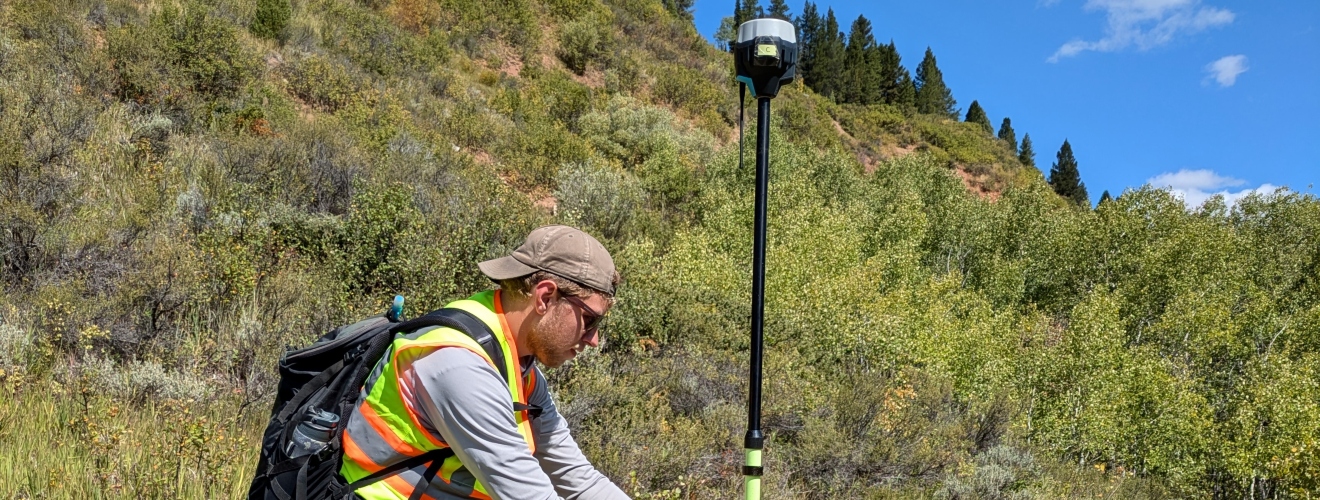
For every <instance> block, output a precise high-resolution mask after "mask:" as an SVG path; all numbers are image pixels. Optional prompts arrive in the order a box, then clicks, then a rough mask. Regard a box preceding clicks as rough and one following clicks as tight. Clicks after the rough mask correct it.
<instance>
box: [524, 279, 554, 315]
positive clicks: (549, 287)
mask: <svg viewBox="0 0 1320 500" xmlns="http://www.w3.org/2000/svg"><path fill="white" fill-rule="evenodd" d="M557 291H559V285H556V284H555V282H553V281H550V280H541V282H539V283H537V284H536V286H533V287H532V293H531V294H530V295H531V299H532V310H533V311H536V314H538V315H544V314H545V313H546V311H548V310H549V309H550V303H551V302H553V301H554V296H555V292H557Z"/></svg>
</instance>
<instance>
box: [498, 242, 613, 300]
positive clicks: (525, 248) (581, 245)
mask: <svg viewBox="0 0 1320 500" xmlns="http://www.w3.org/2000/svg"><path fill="white" fill-rule="evenodd" d="M477 267H478V268H480V269H481V272H482V273H484V274H485V275H486V276H488V277H490V279H492V280H496V281H499V280H507V279H513V278H519V277H523V276H527V275H529V274H532V273H534V272H536V271H547V272H551V273H554V274H557V275H559V276H562V277H564V278H568V279H570V280H572V281H575V282H577V283H580V284H583V285H586V286H587V287H590V288H592V289H594V290H596V291H599V292H604V293H607V294H610V295H613V294H614V286H613V285H612V282H613V278H614V259H613V258H611V257H610V252H609V251H608V250H606V249H605V245H602V244H600V242H599V241H597V240H596V238H592V237H591V235H589V234H587V233H585V232H583V231H582V230H581V229H578V228H575V227H569V226H542V227H538V228H536V229H533V230H532V232H531V234H528V235H527V241H524V242H523V244H522V246H520V247H518V249H517V250H514V251H513V254H511V255H507V256H504V257H500V258H498V259H492V260H488V261H485V262H482V263H480V264H477Z"/></svg>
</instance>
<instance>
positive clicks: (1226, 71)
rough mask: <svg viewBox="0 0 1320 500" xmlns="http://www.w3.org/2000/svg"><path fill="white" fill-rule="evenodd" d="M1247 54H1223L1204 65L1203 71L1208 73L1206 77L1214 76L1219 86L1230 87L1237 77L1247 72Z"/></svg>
mask: <svg viewBox="0 0 1320 500" xmlns="http://www.w3.org/2000/svg"><path fill="white" fill-rule="evenodd" d="M1247 69H1249V68H1247V56H1244V55H1242V54H1238V55H1235V56H1224V57H1221V58H1219V60H1217V61H1215V62H1212V63H1210V64H1207V65H1205V72H1206V73H1209V76H1207V77H1206V78H1207V79H1210V78H1214V80H1215V81H1216V82H1219V86H1220V87H1232V86H1233V84H1234V83H1237V77H1238V75H1240V74H1243V73H1246V72H1247Z"/></svg>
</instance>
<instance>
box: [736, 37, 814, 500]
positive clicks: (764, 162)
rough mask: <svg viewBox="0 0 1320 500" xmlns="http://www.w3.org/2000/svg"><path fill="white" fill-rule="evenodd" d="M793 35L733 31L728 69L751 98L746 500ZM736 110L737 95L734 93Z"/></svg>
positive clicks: (759, 436)
mask: <svg viewBox="0 0 1320 500" xmlns="http://www.w3.org/2000/svg"><path fill="white" fill-rule="evenodd" d="M797 55H798V49H797V34H796V32H795V31H794V29H793V24H792V23H789V22H788V21H784V20H781V19H753V20H751V21H747V22H745V23H743V24H742V26H739V27H738V41H737V43H735V44H734V46H733V60H734V68H735V69H736V70H737V74H738V82H739V83H741V84H742V89H747V88H750V89H751V91H752V97H754V98H755V99H756V221H755V227H754V243H753V246H752V253H753V256H752V344H751V377H750V379H751V385H750V388H749V390H748V392H747V436H746V437H744V438H743V448H745V450H746V460H745V461H744V462H743V477H744V485H745V491H746V494H747V499H748V500H757V499H760V498H761V473H762V471H763V469H762V467H761V450H762V449H763V448H764V447H765V434H763V433H762V432H761V355H762V351H763V347H764V344H765V342H764V339H765V337H764V334H763V331H762V330H763V327H764V325H765V226H766V220H765V219H766V215H765V211H766V195H767V191H768V187H769V185H770V99H773V98H774V97H775V96H776V95H779V87H780V86H781V85H783V84H785V83H788V82H791V81H793V76H794V75H795V74H796V73H797ZM738 97H739V106H741V105H742V95H741V93H740V94H739V96H738ZM738 120H739V122H738V131H739V137H738V147H739V151H740V153H739V156H738V159H739V160H738V161H739V164H740V166H741V162H742V154H741V150H742V114H741V111H740V112H739V117H738Z"/></svg>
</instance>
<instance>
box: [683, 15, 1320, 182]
mask: <svg viewBox="0 0 1320 500" xmlns="http://www.w3.org/2000/svg"><path fill="white" fill-rule="evenodd" d="M733 3H734V2H733V1H732V0H718V1H716V0H697V2H696V5H695V6H694V8H693V12H694V14H695V18H696V19H695V22H696V26H697V30H698V31H700V32H701V33H702V34H703V35H705V36H706V37H707V38H709V37H710V36H711V35H712V34H713V33H714V32H715V30H716V29H717V28H718V27H719V23H720V19H721V18H722V17H724V16H727V15H730V13H731V12H732V10H733ZM761 3H762V5H763V6H768V5H769V0H761ZM788 5H789V7H790V9H791V10H790V15H797V14H800V13H801V11H802V5H803V3H802V1H800V0H789V1H788ZM816 5H817V8H819V9H820V10H821V11H822V14H824V11H825V10H826V8H833V9H834V14H835V16H836V17H838V19H839V24H840V26H841V27H842V29H843V30H844V31H847V29H848V27H849V26H851V24H852V21H853V20H855V19H856V18H857V16H858V15H865V16H866V18H867V19H869V20H870V21H871V23H872V24H873V28H872V32H873V33H874V34H875V37H876V38H877V39H878V40H879V41H881V42H888V41H889V40H890V39H893V40H894V42H895V44H896V45H897V46H898V50H899V53H900V54H901V55H902V57H903V64H904V65H905V66H907V67H908V69H909V70H913V71H915V68H916V65H917V63H919V62H920V61H921V57H922V55H923V53H924V52H925V50H926V46H928V45H929V46H930V47H931V49H932V50H933V51H934V53H935V57H936V59H937V61H938V62H939V67H940V70H941V71H942V72H943V73H944V81H945V83H946V84H948V86H949V88H950V89H952V90H953V96H954V98H956V99H957V100H958V107H959V108H961V109H962V110H963V112H964V113H965V112H966V109H967V106H968V105H969V104H971V102H972V100H977V101H978V102H979V103H980V104H981V106H982V107H983V108H985V110H986V113H987V114H988V115H990V120H991V122H992V123H994V125H995V127H996V129H998V127H999V124H1000V122H1001V121H1002V120H1003V118H1004V117H1005V116H1008V117H1009V118H1011V119H1012V122H1013V129H1014V130H1015V131H1016V132H1017V136H1018V138H1019V140H1021V138H1022V136H1023V134H1024V133H1030V134H1031V140H1032V143H1033V145H1034V149H1035V150H1036V164H1037V165H1038V166H1039V167H1040V168H1041V169H1042V170H1043V171H1045V172H1048V171H1049V168H1050V164H1051V163H1053V162H1054V156H1055V153H1057V152H1058V149H1059V146H1060V145H1062V144H1063V141H1064V139H1068V141H1069V143H1070V144H1071V145H1072V147H1073V152H1074V154H1075V155H1076V157H1077V161H1078V165H1079V169H1080V170H1081V174H1082V181H1083V182H1085V183H1086V186H1087V189H1088V191H1089V192H1090V194H1091V199H1092V202H1095V201H1097V200H1098V199H1099V198H1100V193H1101V192H1103V191H1105V190H1108V191H1109V192H1110V193H1111V194H1113V195H1115V196H1117V195H1118V194H1119V193H1121V192H1122V191H1123V190H1124V189H1125V188H1129V187H1138V186H1141V185H1143V184H1147V183H1152V184H1155V185H1156V186H1160V187H1170V188H1172V189H1173V190H1175V191H1176V192H1178V193H1180V194H1182V195H1183V196H1184V197H1185V199H1186V200H1187V201H1188V202H1189V204H1191V205H1199V204H1200V201H1202V200H1204V199H1205V198H1206V197H1208V196H1209V195H1210V194H1212V193H1221V192H1222V193H1225V194H1226V195H1228V197H1229V198H1230V200H1231V199H1234V198H1236V197H1238V196H1241V195H1242V194H1245V193H1246V192H1249V191H1250V190H1256V189H1265V190H1272V189H1273V188H1274V187H1278V186H1286V187H1288V188H1290V189H1292V190H1294V191H1301V192H1308V193H1317V192H1320V1H1317V0H1288V1H1268V2H1260V1H1257V2H1246V1H1237V2H1234V1H1222V0H1043V1H1037V0H1020V1H1015V2H986V1H984V0H980V1H977V0H960V1H952V0H947V1H929V2H846V1H838V0H836V1H834V2H830V1H829V0H822V1H820V2H817V3H816Z"/></svg>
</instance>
